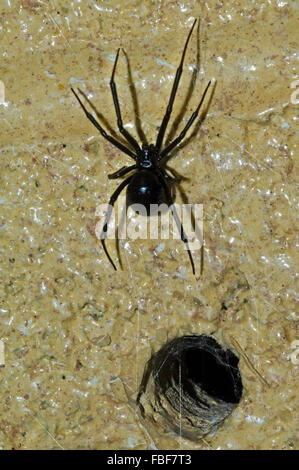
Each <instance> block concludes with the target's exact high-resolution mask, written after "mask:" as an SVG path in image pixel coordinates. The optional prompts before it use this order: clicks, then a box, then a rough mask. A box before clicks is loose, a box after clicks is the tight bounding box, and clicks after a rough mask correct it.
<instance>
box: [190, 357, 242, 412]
mask: <svg viewBox="0 0 299 470" xmlns="http://www.w3.org/2000/svg"><path fill="white" fill-rule="evenodd" d="M182 364H183V366H184V367H185V374H184V376H185V380H188V381H191V382H193V383H195V384H197V385H199V386H200V387H201V388H202V389H203V390H204V391H205V392H206V393H207V394H208V395H210V396H211V397H213V398H219V399H220V400H223V401H226V402H227V403H238V402H239V401H240V398H241V389H240V387H238V386H236V385H237V384H236V380H237V382H238V377H237V376H238V374H236V371H238V369H237V367H238V359H237V358H236V356H232V355H230V354H225V351H224V354H223V357H220V356H219V355H218V356H217V355H215V354H212V353H211V352H210V351H205V350H204V349H195V348H190V349H188V350H187V351H186V353H185V354H184V357H183V359H182Z"/></svg>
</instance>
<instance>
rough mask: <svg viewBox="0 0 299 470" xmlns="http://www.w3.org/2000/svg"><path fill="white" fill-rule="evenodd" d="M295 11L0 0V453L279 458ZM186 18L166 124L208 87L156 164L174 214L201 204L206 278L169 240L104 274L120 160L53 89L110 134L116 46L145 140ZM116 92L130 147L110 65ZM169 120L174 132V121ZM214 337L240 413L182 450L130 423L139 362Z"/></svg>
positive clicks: (241, 5)
mask: <svg viewBox="0 0 299 470" xmlns="http://www.w3.org/2000/svg"><path fill="white" fill-rule="evenodd" d="M295 13H296V8H295V2H293V1H291V0H286V1H274V0H269V1H265V2H261V1H257V2H251V1H249V0H240V1H226V2H221V1H216V0H207V1H206V2H203V1H193V2H192V1H185V2H169V1H159V0H156V1H155V0H153V1H137V0H134V1H133V0H128V1H126V2H117V1H115V0H107V1H95V0H88V1H84V2H79V1H77V0H74V1H72V2H69V1H59V2H58V1H57V0H52V1H51V2H45V1H37V0H36V1H30V0H23V1H16V2H11V1H9V0H1V1H0V39H1V42H0V55H1V64H0V80H1V81H2V82H3V83H4V86H5V102H4V104H0V127H1V129H0V135H1V137H0V138H1V145H0V151H1V160H0V162H1V187H0V191H1V205H0V211H1V219H0V237H1V247H0V249H1V269H2V273H1V276H2V279H1V286H0V288H1V294H0V297H1V302H2V304H1V310H0V322H1V323H0V325H1V330H0V339H1V340H2V341H3V343H4V345H5V363H6V365H5V367H3V368H1V369H0V384H1V385H0V401H1V403H2V405H1V412H0V443H1V447H2V448H4V449H9V448H12V447H14V448H33V449H39V448H46V449H53V448H60V447H63V448H65V449H74V448H97V449H116V448H123V449H127V448H135V449H147V448H155V447H157V448H159V449H163V448H174V449H176V448H179V447H181V448H186V449H189V448H190V449H191V448H192V449H193V448H194V449H199V448H215V449H217V448H223V449H231V448H233V449H238V448H242V449H244V448H246V449H265V448H275V449H279V448H286V449H289V448H294V447H296V442H295V439H296V436H295V422H296V408H295V400H296V388H295V379H296V375H295V374H296V371H297V369H298V366H296V365H295V364H294V363H293V362H294V360H293V362H292V360H291V357H290V354H291V353H292V349H291V345H292V344H294V343H292V342H293V341H294V340H295V339H296V330H295V325H296V314H295V307H294V297H295V287H294V277H295V261H294V260H295V258H294V250H295V217H294V204H295V199H294V197H295V189H294V175H295V151H296V147H295V135H296V134H295V124H296V118H295V115H296V111H297V108H296V105H295V104H292V103H291V93H292V92H294V90H293V89H292V88H291V84H292V82H293V81H294V80H295V79H296V75H295V65H296V62H295V49H296V32H297V30H296V25H295ZM196 17H199V18H200V30H199V31H195V33H194V34H193V36H192V39H191V42H190V47H189V50H188V53H187V56H186V63H185V71H184V75H183V78H182V81H181V86H180V89H179V92H178V96H177V100H176V104H175V107H174V115H173V118H174V120H175V118H176V117H177V116H178V115H181V117H182V119H183V122H186V120H187V119H188V116H189V115H190V113H191V112H192V110H193V109H194V107H195V106H196V105H197V103H198V100H199V97H200V94H201V93H202V91H203V88H204V86H205V84H206V83H207V81H208V80H209V79H210V78H215V80H217V85H216V88H215V93H214V97H213V100H212V103H211V106H210V108H209V112H208V115H207V118H206V120H205V122H204V124H203V125H202V127H201V129H200V130H199V132H198V133H197V135H196V136H195V137H194V138H192V139H191V140H190V141H189V143H188V145H187V146H185V147H184V148H182V149H180V151H179V152H178V153H177V154H176V156H175V157H174V158H173V159H172V160H171V162H170V163H169V166H170V167H171V168H174V169H175V170H176V171H177V172H178V173H179V174H182V175H184V176H185V177H186V178H188V179H187V180H185V181H184V182H183V183H182V184H181V187H182V189H183V191H184V192H185V194H186V196H187V199H188V201H189V203H194V204H200V203H202V204H204V237H205V252H204V268H203V273H202V275H200V274H199V272H200V253H199V252H196V253H195V255H194V256H195V262H196V268H197V276H196V278H194V277H193V276H192V274H191V273H190V266H189V264H188V258H187V256H186V253H185V251H184V248H183V244H182V243H181V242H180V241H166V242H165V248H164V250H163V251H157V247H158V245H159V244H160V241H159V240H139V241H127V242H125V244H124V246H122V245H121V246H120V254H121V257H122V261H123V271H121V270H119V271H118V272H117V273H115V272H114V271H113V270H112V269H111V266H110V265H109V263H108V260H107V259H106V257H105V255H104V253H103V250H102V248H101V246H100V243H99V241H98V240H97V238H96V237H95V235H94V228H95V223H96V216H95V210H96V207H97V204H98V203H104V202H107V200H108V198H109V196H110V195H111V193H112V192H113V191H114V189H115V188H116V186H117V184H118V181H109V180H108V179H107V174H109V173H111V172H113V171H116V170H117V169H118V168H121V167H122V166H124V165H126V164H128V163H129V160H130V159H129V158H127V157H126V156H125V155H123V154H121V153H120V152H118V151H117V150H116V149H115V148H113V147H112V146H111V145H110V144H109V143H107V142H105V141H104V140H103V138H102V137H101V136H100V135H99V133H97V131H96V129H95V128H94V127H93V126H92V125H91V124H90V123H89V122H88V120H87V119H86V118H85V116H84V114H83V112H82V110H81V109H80V108H79V106H78V103H77V102H76V100H75V98H74V96H73V95H72V93H71V92H70V86H71V85H73V86H75V87H76V86H78V85H79V86H80V87H81V88H82V90H83V91H85V92H86V93H87V94H88V96H89V97H90V98H91V99H92V102H93V104H94V105H95V106H96V108H97V110H98V111H99V113H101V114H103V115H104V116H105V118H106V120H107V122H108V123H109V125H110V126H112V127H114V128H116V122H115V121H116V120H115V114H114V109H113V107H112V99H111V96H110V90H109V79H110V74H111V68H112V65H113V58H114V54H115V52H116V50H117V48H118V47H124V48H125V50H126V52H127V54H128V56H129V60H130V64H131V69H132V76H133V81H134V84H135V87H136V92H137V96H138V102H139V116H140V119H141V123H142V126H143V130H144V132H145V133H146V135H147V136H148V139H149V140H150V141H154V139H155V136H156V133H157V129H158V126H159V124H160V122H161V119H162V116H163V113H164V111H165V107H166V104H167V100H168V96H169V93H170V89H171V84H172V80H173V77H174V73H175V67H176V66H177V64H178V62H179V59H180V54H181V50H182V47H183V43H184V41H185V38H186V35H187V34H188V31H189V28H190V27H191V24H192V22H193V20H194V18H196ZM196 66H197V74H196V73H195V72H194V70H195V71H196V69H195V67H196ZM192 77H193V78H196V81H195V85H194V86H193V85H192V82H191V80H192ZM117 84H118V91H119V95H120V103H121V106H122V110H123V118H124V122H125V123H126V124H128V125H130V127H128V129H130V130H131V129H132V133H134V135H136V133H135V131H134V124H135V121H134V110H133V106H132V96H131V94H130V87H129V81H128V70H127V66H126V62H125V60H124V58H123V57H121V59H120V62H119V68H118V73H117ZM188 91H190V93H188ZM186 97H187V99H186ZM297 106H298V105H297ZM174 120H172V121H171V123H170V126H169V130H170V132H171V135H172V136H173V135H174V132H179V130H180V129H181V128H182V125H183V123H179V124H178V125H177V126H173V125H172V123H173V122H174ZM180 200H181V196H180V194H178V197H177V202H179V201H180ZM107 245H108V246H109V248H110V250H111V253H112V254H113V256H114V258H115V257H116V250H115V242H114V241H108V242H107ZM223 303H224V304H225V306H226V308H227V310H224V309H223V307H222V305H223ZM297 319H298V317H297ZM212 332H213V333H214V334H215V336H216V338H218V340H219V341H221V342H222V343H223V344H225V345H227V346H228V347H230V348H232V349H233V350H235V351H236V352H237V353H238V354H240V355H241V359H240V369H241V372H242V376H243V383H244V395H243V399H242V401H241V403H240V405H239V407H238V408H237V410H236V411H235V412H234V413H233V414H232V416H231V417H230V418H229V419H228V420H227V421H226V422H225V425H224V426H223V427H221V428H220V429H219V430H218V432H217V433H216V434H215V435H214V436H206V438H205V440H204V441H200V442H198V443H192V442H189V441H187V440H184V439H180V438H179V437H175V436H170V435H167V434H165V433H164V432H163V430H162V429H157V428H155V429H154V428H153V429H151V428H147V427H146V425H145V424H144V423H143V422H142V421H140V418H139V416H138V415H137V414H136V410H135V405H134V399H135V397H136V391H137V388H138V385H139V383H140V380H141V377H142V373H143V368H144V365H145V363H146V361H147V359H148V358H149V357H150V355H151V352H152V351H156V350H157V349H158V348H159V347H160V346H161V345H162V344H163V343H164V342H165V341H166V340H167V338H168V339H170V338H173V337H175V336H177V335H181V334H188V333H212ZM236 340H237V342H238V343H236ZM240 348H242V349H240ZM244 353H245V354H246V356H247V357H248V358H249V360H250V361H251V363H252V365H253V366H254V367H255V369H256V371H258V373H259V374H260V375H261V377H262V378H263V379H262V378H261V377H260V376H259V375H258V373H257V372H255V371H254V370H253V369H252V368H250V367H249V365H248V364H249V363H248V360H247V359H246V356H245V355H244ZM292 357H293V358H294V356H292ZM160 432H161V434H160V435H159V433H160ZM297 447H298V445H297Z"/></svg>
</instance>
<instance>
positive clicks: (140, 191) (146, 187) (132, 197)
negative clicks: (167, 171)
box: [127, 169, 168, 216]
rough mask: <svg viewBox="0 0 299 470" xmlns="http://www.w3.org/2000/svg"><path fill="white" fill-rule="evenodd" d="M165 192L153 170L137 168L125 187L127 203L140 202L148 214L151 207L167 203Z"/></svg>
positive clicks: (130, 204) (134, 203) (129, 204)
mask: <svg viewBox="0 0 299 470" xmlns="http://www.w3.org/2000/svg"><path fill="white" fill-rule="evenodd" d="M167 203H168V200H167V194H166V192H165V189H164V187H163V186H162V185H161V181H160V178H159V176H158V175H157V173H156V172H155V171H154V170H143V169H142V170H139V171H138V172H137V173H135V174H134V175H133V177H132V179H131V181H130V183H129V185H128V187H127V205H128V206H132V205H135V206H136V205H137V204H138V205H139V204H141V205H142V206H143V207H144V208H145V209H146V214H147V215H148V216H150V215H151V213H153V209H154V208H153V207H152V211H151V206H153V205H155V206H157V205H158V206H160V205H161V204H167Z"/></svg>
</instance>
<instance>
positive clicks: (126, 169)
mask: <svg viewBox="0 0 299 470" xmlns="http://www.w3.org/2000/svg"><path fill="white" fill-rule="evenodd" d="M136 168H137V166H136V165H132V166H124V167H123V168H121V169H120V170H117V171H116V172H115V173H111V175H108V178H109V179H110V180H115V179H116V178H120V177H121V176H124V175H126V174H127V173H129V172H130V171H132V170H136Z"/></svg>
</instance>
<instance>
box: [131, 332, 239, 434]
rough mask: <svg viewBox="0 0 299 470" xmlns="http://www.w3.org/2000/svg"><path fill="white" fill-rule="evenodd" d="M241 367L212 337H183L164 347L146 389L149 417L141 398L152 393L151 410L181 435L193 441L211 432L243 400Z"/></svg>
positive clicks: (145, 377) (147, 374)
mask: <svg viewBox="0 0 299 470" xmlns="http://www.w3.org/2000/svg"><path fill="white" fill-rule="evenodd" d="M238 363H239V359H238V357H237V356H236V355H235V354H234V353H233V352H232V351H230V350H229V349H226V348H224V347H222V346H221V345H220V344H219V343H218V342H217V341H216V339H215V338H213V337H212V336H207V335H190V336H182V337H180V338H175V339H174V340H172V341H170V342H168V343H166V344H164V345H163V346H162V348H161V349H160V350H159V351H158V352H157V353H155V354H154V355H153V356H152V357H151V359H150V360H149V362H148V364H147V366H146V368H145V372H144V375H143V379H142V382H141V385H140V389H139V394H138V398H137V403H139V405H140V409H141V412H142V414H143V416H145V408H144V407H143V404H141V397H142V395H143V394H145V395H146V394H147V393H148V403H149V404H150V407H151V408H152V409H153V410H154V412H155V413H159V414H160V415H161V416H162V417H163V419H165V421H166V422H167V423H168V424H169V425H170V427H171V428H172V429H174V430H175V431H177V432H178V431H179V432H180V433H181V434H182V435H184V436H186V437H190V438H193V437H195V436H197V435H198V434H201V435H203V434H206V433H208V432H210V431H211V430H212V429H214V428H215V426H217V425H218V424H221V423H223V421H224V420H225V418H226V417H227V416H228V415H229V414H230V413H231V412H232V411H233V409H234V408H236V406H238V403H239V401H240V399H241V397H242V391H243V385H242V379H241V374H240V371H239V368H238ZM148 384H150V386H148ZM166 402H167V403H168V404H167V405H166V404H165V403H166ZM182 423H183V424H182ZM184 423H185V424H184Z"/></svg>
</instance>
